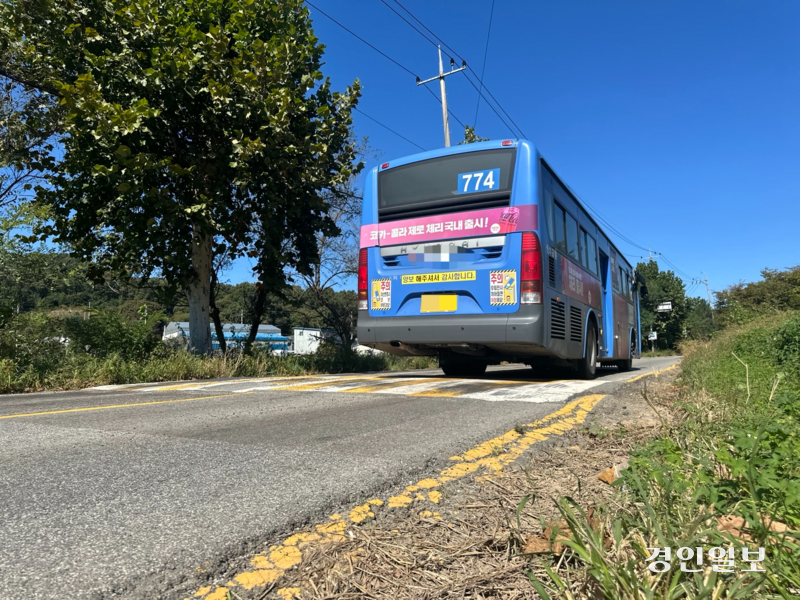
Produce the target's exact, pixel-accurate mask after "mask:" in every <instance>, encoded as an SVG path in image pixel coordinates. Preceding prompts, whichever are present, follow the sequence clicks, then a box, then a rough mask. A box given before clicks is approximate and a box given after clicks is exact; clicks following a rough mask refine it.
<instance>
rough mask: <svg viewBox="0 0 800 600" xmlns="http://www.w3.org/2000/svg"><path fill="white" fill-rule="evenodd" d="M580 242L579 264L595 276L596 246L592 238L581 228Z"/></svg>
mask: <svg viewBox="0 0 800 600" xmlns="http://www.w3.org/2000/svg"><path fill="white" fill-rule="evenodd" d="M580 242H581V264H582V265H583V266H584V267H586V269H587V270H588V271H589V272H590V273H592V275H597V245H596V244H595V241H594V238H593V237H592V236H590V235H589V234H588V233H586V230H585V229H584V228H583V227H581V234H580Z"/></svg>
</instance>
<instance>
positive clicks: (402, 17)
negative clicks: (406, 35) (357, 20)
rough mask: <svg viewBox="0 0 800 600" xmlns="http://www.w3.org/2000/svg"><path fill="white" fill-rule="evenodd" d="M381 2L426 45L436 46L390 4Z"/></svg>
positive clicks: (384, 1)
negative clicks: (419, 36) (426, 43)
mask: <svg viewBox="0 0 800 600" xmlns="http://www.w3.org/2000/svg"><path fill="white" fill-rule="evenodd" d="M381 2H382V3H383V5H384V6H386V8H388V9H389V10H390V11H392V12H393V13H394V14H396V15H397V16H398V17H400V18H401V19H403V21H405V22H406V23H407V24H408V26H409V27H411V28H412V29H413V30H414V31H416V32H417V33H418V34H420V35H421V36H422V38H423V39H424V40H425V41H426V42H428V43H429V44H430V45H432V46H433V47H434V48H435V47H436V46H437V44H436V42H434V41H433V40H432V39H430V38H429V37H428V36H427V35H425V34H424V33H422V32H421V31H420V30H419V29H418V28H417V27H416V26H415V25H414V24H413V23H412V22H411V21H409V20H408V19H406V18H405V17H404V16H403V15H401V14H400V13H399V12H397V9H395V8H394V7H393V6H392V5H391V4H389V3H388V2H387V1H386V0H381ZM445 54H447V53H446V52H445ZM448 56H450V55H449V54H448ZM450 58H452V57H450Z"/></svg>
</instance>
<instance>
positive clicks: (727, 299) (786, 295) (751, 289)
mask: <svg viewBox="0 0 800 600" xmlns="http://www.w3.org/2000/svg"><path fill="white" fill-rule="evenodd" d="M761 277H762V279H761V281H755V282H751V283H737V284H735V285H732V286H729V287H727V288H725V289H724V290H722V291H720V292H715V293H714V294H715V295H716V297H717V312H718V314H719V319H720V323H721V324H723V325H730V324H735V323H744V322H746V321H750V320H752V319H753V318H754V317H757V316H759V315H763V314H769V313H777V312H782V311H786V310H800V265H798V266H795V267H791V268H789V269H785V270H783V271H781V270H777V269H764V270H763V271H761Z"/></svg>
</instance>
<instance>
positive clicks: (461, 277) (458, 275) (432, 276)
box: [401, 271, 475, 284]
mask: <svg viewBox="0 0 800 600" xmlns="http://www.w3.org/2000/svg"><path fill="white" fill-rule="evenodd" d="M449 281H475V271H448V272H446V273H423V274H422V275H403V278H402V279H401V283H403V284H408V283H447V282H449Z"/></svg>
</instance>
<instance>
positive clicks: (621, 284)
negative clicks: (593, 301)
mask: <svg viewBox="0 0 800 600" xmlns="http://www.w3.org/2000/svg"><path fill="white" fill-rule="evenodd" d="M617 269H619V271H618V275H617V288H618V289H619V291H620V292H621V293H622V294H625V274H624V271H623V270H622V267H617Z"/></svg>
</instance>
